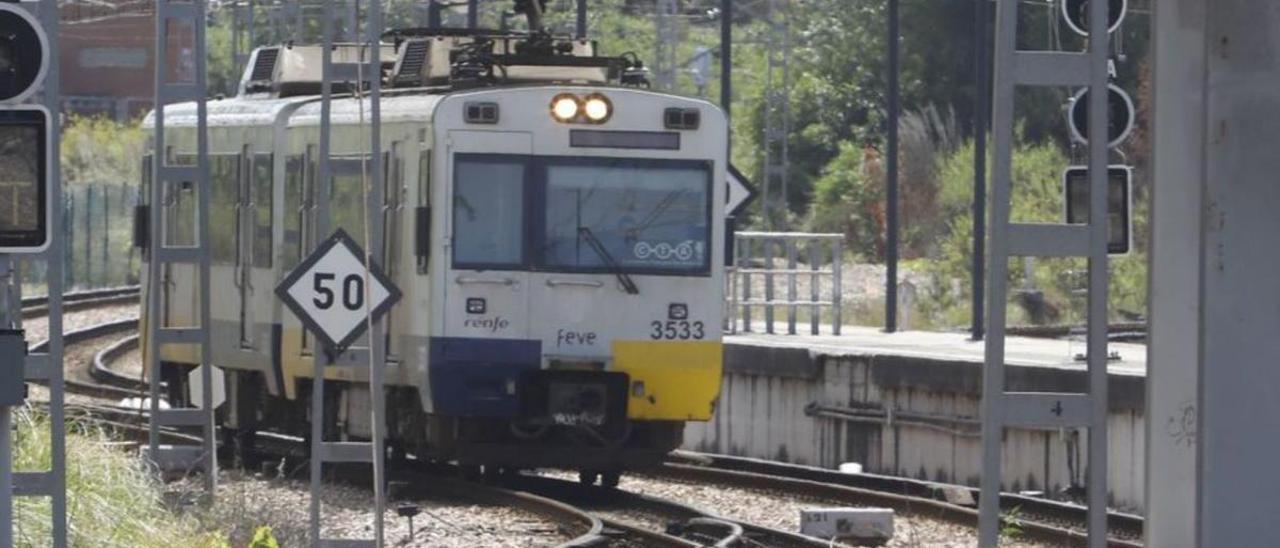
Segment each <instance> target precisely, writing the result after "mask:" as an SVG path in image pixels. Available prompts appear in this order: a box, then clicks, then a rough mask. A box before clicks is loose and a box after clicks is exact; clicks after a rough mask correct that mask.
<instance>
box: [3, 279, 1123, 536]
mask: <svg viewBox="0 0 1280 548" xmlns="http://www.w3.org/2000/svg"><path fill="white" fill-rule="evenodd" d="M130 291H132V292H130ZM136 298H137V289H136V288H112V289H109V290H102V291H96V292H79V293H75V294H68V295H67V296H66V297H65V298H64V309H67V310H71V309H74V310H86V309H90V308H93V307H98V306H110V305H116V304H122V303H124V302H128V300H129V299H136ZM24 305H30V307H31V308H28V307H27V306H24V309H23V316H24V317H28V316H36V315H39V313H40V311H42V310H47V308H41V307H47V300H45V299H42V298H35V299H29V300H24ZM31 310H34V312H29V311H31ZM136 331H137V318H124V319H120V320H113V321H109V322H104V323H101V324H97V325H92V326H87V327H83V328H80V329H76V330H72V331H68V332H66V333H64V343H65V345H66V346H67V347H68V348H70V347H72V346H74V345H76V344H81V343H83V342H86V341H92V340H97V339H100V338H103V337H105V336H108V335H113V334H128V333H130V332H132V334H130V335H127V336H124V337H122V338H120V339H119V340H117V341H115V342H113V343H111V344H109V345H108V346H106V347H104V348H102V349H101V350H99V351H98V352H97V353H96V354H95V355H94V357H93V360H92V363H91V366H90V369H89V373H90V376H91V377H92V379H93V381H94V382H82V381H75V380H71V379H68V380H67V381H66V383H67V389H68V391H69V392H71V393H76V394H82V395H85V396H90V397H94V398H102V399H110V400H115V401H118V400H120V399H124V398H129V397H137V398H141V397H145V395H146V393H145V391H144V390H142V388H143V386H142V385H141V383H139V382H138V381H137V380H136V379H131V378H128V377H125V376H123V375H120V374H119V373H115V372H113V371H112V370H111V368H110V367H109V365H110V362H111V361H112V360H114V359H117V358H118V357H120V356H121V355H123V354H124V353H126V352H127V351H128V350H130V349H132V348H133V346H134V345H136V343H137V335H136ZM44 344H45V343H38V344H36V345H34V346H33V351H40V350H41V349H42V348H43V346H44ZM67 409H68V410H69V411H70V412H71V415H72V416H78V417H83V418H86V419H89V420H94V421H96V422H98V423H100V424H102V425H103V426H105V427H108V428H111V429H113V430H116V431H119V432H120V433H122V434H124V435H126V436H131V437H133V438H134V439H136V440H138V441H141V440H144V439H145V437H146V432H147V429H146V425H145V422H144V421H145V413H142V412H140V411H139V410H137V409H124V408H120V407H117V406H111V405H85V404H75V405H68V406H67ZM163 435H164V436H165V437H166V438H170V439H173V440H179V439H183V440H186V441H191V440H194V439H195V437H194V436H192V435H191V434H188V433H183V432H179V431H166V432H165V433H164V434H163ZM279 438H280V437H279V436H275V437H274V438H273V437H271V436H267V439H272V440H273V441H272V442H270V443H268V444H266V445H267V446H268V447H269V449H268V453H270V454H271V456H273V457H278V456H293V457H297V456H299V455H302V456H304V457H305V455H306V448H305V447H304V446H303V442H302V440H287V439H285V440H284V441H282V440H281V439H279ZM406 462H412V461H406ZM406 462H402V463H400V464H399V465H397V466H395V467H394V468H393V470H394V477H393V478H392V480H393V481H396V482H400V483H401V484H404V485H409V486H414V485H418V486H421V485H431V486H432V489H433V492H432V493H430V495H433V496H437V497H438V496H440V494H441V493H442V492H444V493H447V494H448V495H449V496H451V497H457V498H462V499H465V500H473V501H476V502H480V503H486V504H501V505H504V506H508V507H512V508H516V509H519V510H521V511H524V512H526V513H529V514H533V515H538V516H541V517H542V518H544V519H547V520H550V521H552V522H555V523H557V524H558V525H559V527H560V528H561V529H562V531H563V533H564V536H566V537H568V538H570V540H569V541H567V542H566V543H564V544H563V545H564V546H623V547H641V546H643V547H658V548H669V547H675V548H681V547H690V546H779V547H783V548H789V547H793V546H795V547H806V548H807V547H819V546H830V545H831V544H829V543H828V542H827V541H823V540H819V539H814V538H811V537H805V536H802V535H798V534H795V533H789V532H786V531H781V530H777V529H771V528H768V527H763V526H760V525H755V524H751V523H747V522H742V521H737V520H733V519H728V518H725V517H723V516H720V515H717V514H715V513H713V512H711V511H707V510H704V509H700V508H695V507H692V506H689V505H686V504H683V503H679V502H674V501H670V500H666V499H662V498H658V497H653V496H647V495H643V494H639V493H633V492H628V491H624V490H617V489H604V488H599V487H589V486H583V485H580V484H579V483H577V482H573V481H568V480H560V479H554V478H548V477H535V476H524V475H517V476H506V477H504V478H503V480H502V484H501V485H502V486H495V485H485V484H480V483H476V482H470V481H463V480H459V479H456V478H455V477H453V476H455V475H457V474H456V471H452V472H450V471H442V470H439V469H430V468H428V467H424V466H412V465H408V464H406ZM358 468H359V467H352V469H351V470H345V469H344V470H342V471H340V472H339V473H338V474H337V475H336V477H340V478H343V480H344V481H345V482H348V483H351V484H353V485H364V484H367V483H368V482H367V481H363V480H365V479H368V478H364V476H363V475H362V474H363V472H362V471H361V470H359V469H358ZM653 474H654V475H655V476H656V477H661V478H669V479H672V480H678V481H687V482H697V483H707V484H715V485H732V486H737V487H742V488H748V489H756V490H764V491H772V492H777V493H784V494H795V495H797V496H803V497H808V498H816V499H822V500H827V501H831V502H835V503H840V504H852V505H875V506H882V507H890V508H894V509H895V511H898V512H900V513H903V514H907V515H911V514H916V515H924V516H928V517H931V518H935V519H942V520H946V521H951V522H954V523H957V524H960V525H964V526H967V527H974V526H976V524H977V511H976V510H975V509H974V508H973V507H972V506H969V505H964V504H956V503H953V502H948V500H949V499H948V496H947V492H948V490H949V491H950V493H951V496H952V498H954V495H955V493H956V492H957V491H961V492H966V493H968V496H969V498H970V499H972V500H974V501H976V500H977V496H978V493H977V490H976V489H972V488H968V487H963V486H946V485H941V484H937V483H932V482H925V481H919V480H911V479H906V478H896V477H889V476H876V475H869V474H859V475H848V474H841V473H838V472H834V471H830V470H823V469H818V468H812V467H804V466H796V465H788V464H782V463H775V462H769V461H763V460H756V459H747V458H739V457H727V456H721V455H708V454H700V453H692V452H683V451H682V452H677V453H676V454H674V455H673V458H672V460H671V462H668V463H667V464H666V465H664V466H663V467H662V468H661V469H659V470H656V471H654V472H653ZM407 494H411V495H427V493H415V492H414V490H413V489H412V488H410V489H409V490H408V491H407ZM1001 507H1002V509H1004V510H1005V511H1006V512H1010V513H1011V514H1012V515H1015V516H1016V517H1013V518H1011V519H1012V521H1013V524H1014V525H1016V526H1017V528H1018V529H1019V530H1020V531H1021V532H1022V536H1023V537H1024V538H1026V539H1028V540H1036V541H1042V542H1046V543H1050V544H1055V545H1059V544H1067V545H1075V544H1080V543H1081V542H1083V540H1084V539H1085V535H1084V531H1085V526H1084V524H1085V518H1086V511H1085V509H1084V508H1083V507H1080V506H1078V505H1072V504H1066V503H1061V502H1056V501H1049V500H1044V499H1038V498H1033V497H1026V496H1020V495H1012V494H1004V495H1002V496H1001ZM1109 526H1110V529H1111V531H1110V537H1111V538H1110V539H1109V545H1110V546H1113V547H1124V548H1132V547H1139V546H1142V544H1141V540H1140V539H1141V538H1142V528H1143V524H1142V519H1141V517H1139V516H1134V515H1131V514H1123V513H1112V514H1111V515H1110V516H1109Z"/></svg>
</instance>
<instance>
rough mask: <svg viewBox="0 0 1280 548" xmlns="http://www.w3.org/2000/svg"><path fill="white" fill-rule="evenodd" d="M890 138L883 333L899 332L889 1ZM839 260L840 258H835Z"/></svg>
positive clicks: (895, 98) (894, 17)
mask: <svg viewBox="0 0 1280 548" xmlns="http://www.w3.org/2000/svg"><path fill="white" fill-rule="evenodd" d="M887 15H888V19H889V21H888V23H889V25H888V26H889V48H888V51H889V136H888V141H889V143H888V160H887V161H888V163H889V166H888V171H887V177H886V179H887V180H886V184H887V186H888V188H887V189H886V192H885V232H886V234H885V257H884V262H885V294H884V330H885V332H886V333H893V332H896V331H897V330H898V117H899V114H900V112H899V111H900V110H901V106H900V104H899V103H900V98H899V93H900V89H899V85H898V73H899V71H900V67H899V61H900V59H899V54H898V39H899V37H900V34H901V33H900V32H899V29H898V0H889V9H888V14H887ZM836 260H840V257H836Z"/></svg>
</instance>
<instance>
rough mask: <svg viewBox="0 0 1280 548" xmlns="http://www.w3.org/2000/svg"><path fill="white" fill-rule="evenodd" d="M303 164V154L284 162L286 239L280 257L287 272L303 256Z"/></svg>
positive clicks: (284, 222) (281, 247)
mask: <svg viewBox="0 0 1280 548" xmlns="http://www.w3.org/2000/svg"><path fill="white" fill-rule="evenodd" d="M303 166H304V160H303V157H302V156H301V155H297V156H290V157H288V158H287V159H285V162H284V219H282V220H281V221H282V223H283V225H284V227H283V228H284V240H283V241H282V242H280V259H281V260H282V261H284V264H283V265H282V266H283V267H284V268H283V270H284V271H286V272H287V271H290V270H293V267H295V266H297V265H298V262H299V261H300V258H301V256H302V251H301V249H302V217H303V215H304V214H305V213H306V212H305V210H304V209H303V204H302V191H303V189H302V178H303V176H304V175H305V173H304V172H303Z"/></svg>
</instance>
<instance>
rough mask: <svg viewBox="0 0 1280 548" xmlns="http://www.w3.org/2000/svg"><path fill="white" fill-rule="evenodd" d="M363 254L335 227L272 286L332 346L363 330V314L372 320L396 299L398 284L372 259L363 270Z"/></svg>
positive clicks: (337, 348)
mask: <svg viewBox="0 0 1280 548" xmlns="http://www.w3.org/2000/svg"><path fill="white" fill-rule="evenodd" d="M364 256H365V255H364V250H363V249H361V248H360V246H359V244H356V242H355V240H352V239H351V236H349V235H347V233H346V232H345V231H343V230H341V229H339V230H338V231H337V232H335V233H334V234H333V236H330V237H329V239H327V240H325V241H324V243H322V244H320V247H318V248H316V250H315V252H313V253H312V254H311V256H309V257H307V260H305V261H303V262H302V264H300V265H298V267H297V268H295V269H293V271H292V272H290V273H289V275H288V276H286V277H285V279H284V280H283V281H281V282H280V285H279V286H277V287H276V295H277V296H279V297H280V300H282V301H284V304H285V306H288V307H289V309H290V310H292V311H293V313H294V314H296V315H297V316H298V319H299V320H301V321H302V323H303V324H304V325H306V327H307V329H310V330H311V331H312V332H313V333H315V335H316V337H318V338H320V340H322V341H324V343H325V344H326V345H327V346H328V347H329V348H331V349H333V350H335V351H339V352H340V351H342V350H344V349H346V348H347V347H348V346H350V345H351V343H352V342H355V340H356V339H357V338H358V337H360V335H361V334H363V333H364V331H365V328H366V327H367V322H366V318H367V316H368V315H372V316H373V319H374V320H375V321H376V320H377V319H378V318H380V317H382V315H383V314H386V312H387V310H389V309H390V308H391V306H392V305H394V304H395V303H396V301H398V300H400V289H399V288H397V287H396V286H395V284H393V283H391V280H389V279H387V277H386V276H384V275H383V274H382V269H381V268H380V267H379V266H378V265H377V264H372V263H371V264H370V265H369V269H368V271H367V272H366V270H365V264H364ZM366 296H367V297H368V301H367V302H366Z"/></svg>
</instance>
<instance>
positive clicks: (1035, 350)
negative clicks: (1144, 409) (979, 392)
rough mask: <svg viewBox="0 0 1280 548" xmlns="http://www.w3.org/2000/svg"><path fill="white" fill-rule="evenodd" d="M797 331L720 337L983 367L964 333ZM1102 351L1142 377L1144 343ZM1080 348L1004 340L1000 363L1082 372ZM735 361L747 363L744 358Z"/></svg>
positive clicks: (1119, 368) (779, 327) (977, 345)
mask: <svg viewBox="0 0 1280 548" xmlns="http://www.w3.org/2000/svg"><path fill="white" fill-rule="evenodd" d="M798 327H799V326H798ZM803 327H804V328H806V329H805V330H804V331H802V332H801V333H800V334H796V335H787V334H785V333H786V330H787V326H786V324H785V323H781V322H779V323H775V324H774V334H767V333H764V332H763V331H764V326H763V325H756V326H755V331H752V332H744V331H741V330H739V331H738V332H737V333H735V334H732V335H726V336H725V337H724V343H725V344H726V345H730V346H742V347H757V348H759V347H764V348H787V349H804V350H807V351H808V352H809V353H811V354H814V355H826V356H832V357H840V356H845V357H854V356H868V357H870V356H899V357H903V358H913V359H920V360H931V361H940V362H959V363H977V364H981V363H983V359H984V350H985V343H984V342H983V341H974V340H973V339H971V338H970V337H969V335H968V334H967V333H943V332H932V331H902V332H898V333H885V332H884V331H883V330H880V329H876V328H870V327H855V326H844V327H843V328H842V331H841V333H840V334H839V335H833V334H832V333H831V328H830V326H823V329H822V330H821V331H820V333H819V334H818V335H811V334H809V333H808V330H807V328H808V326H807V325H806V326H803ZM1107 347H1108V349H1109V350H1110V351H1112V352H1116V353H1118V354H1119V356H1120V359H1119V360H1115V361H1112V362H1111V363H1110V365H1109V366H1108V367H1107V370H1108V372H1109V373H1110V374H1112V375H1126V376H1134V375H1136V376H1144V375H1146V371H1147V347H1146V345H1143V344H1134V343H1114V342H1113V343H1111V344H1109V345H1107ZM1084 350H1085V344H1084V341H1082V340H1080V341H1072V340H1064V339H1044V338H1030V337H1006V338H1005V363H1006V364H1008V365H1011V366H1019V367H1045V368H1054V369H1063V370H1084V369H1085V365H1084V362H1082V361H1077V360H1076V359H1075V358H1076V356H1078V355H1080V354H1082V353H1083V352H1084ZM738 357H739V358H743V359H750V358H749V357H748V356H745V355H743V356H738ZM727 361H728V360H726V362H727Z"/></svg>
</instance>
